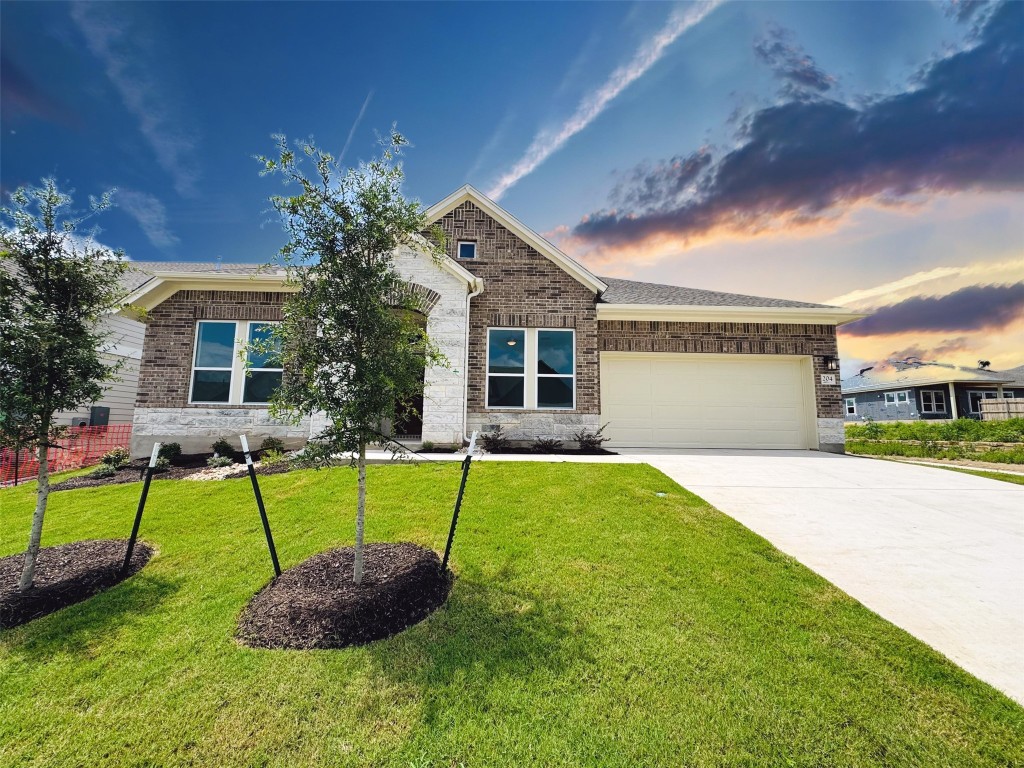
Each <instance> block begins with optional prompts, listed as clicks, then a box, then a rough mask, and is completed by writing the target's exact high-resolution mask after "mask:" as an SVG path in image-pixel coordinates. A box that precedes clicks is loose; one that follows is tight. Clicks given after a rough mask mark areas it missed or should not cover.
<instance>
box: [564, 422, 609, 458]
mask: <svg viewBox="0 0 1024 768" xmlns="http://www.w3.org/2000/svg"><path fill="white" fill-rule="evenodd" d="M607 426H608V425H607V424H602V425H601V428H600V429H598V430H597V431H596V432H591V431H590V430H588V429H581V430H580V431H579V432H577V433H576V434H575V435H573V436H572V439H573V440H575V441H576V442H577V443H578V444H579V446H580V450H581V451H583V453H601V451H602V450H603V449H602V448H601V446H602V445H604V444H605V443H607V442H608V441H609V440H610V439H611V438H608V437H604V435H603V433H604V428H605V427H607Z"/></svg>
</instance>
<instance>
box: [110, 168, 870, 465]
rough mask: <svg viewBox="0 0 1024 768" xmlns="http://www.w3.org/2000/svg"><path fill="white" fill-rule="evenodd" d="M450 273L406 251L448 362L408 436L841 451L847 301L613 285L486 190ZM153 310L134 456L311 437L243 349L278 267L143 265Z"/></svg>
mask: <svg viewBox="0 0 1024 768" xmlns="http://www.w3.org/2000/svg"><path fill="white" fill-rule="evenodd" d="M427 216H428V219H429V220H430V222H431V223H436V224H437V225H439V226H440V227H441V228H442V229H443V231H444V232H445V234H446V237H447V241H448V245H447V247H448V258H447V259H446V260H444V261H443V263H442V264H441V265H440V266H439V265H438V264H437V263H435V262H434V261H433V260H432V259H431V258H430V257H429V256H428V255H426V254H425V253H424V252H423V251H422V250H421V249H419V248H417V247H416V246H414V245H412V246H408V247H403V248H402V249H400V250H399V252H397V253H396V254H395V263H396V267H397V269H398V270H399V272H400V273H401V274H402V275H403V277H405V279H407V280H408V281H409V282H410V283H412V284H414V288H415V290H417V291H418V292H419V293H420V294H421V295H422V296H424V297H425V298H426V307H425V313H426V315H427V317H426V328H427V332H428V334H429V335H430V336H431V337H432V338H433V340H434V341H435V342H436V343H437V344H438V345H439V346H440V347H441V349H442V351H443V352H444V353H445V355H446V356H447V358H448V360H449V361H450V363H451V365H450V367H448V368H432V369H430V370H428V371H426V373H425V392H424V399H423V405H422V409H421V410H422V421H421V423H420V422H419V421H417V422H416V423H414V424H405V425H403V427H402V430H401V431H403V432H404V433H405V435H404V436H406V437H408V438H409V439H410V440H413V441H415V440H422V441H430V442H433V443H435V444H438V445H441V444H461V443H462V441H463V438H464V437H465V436H466V435H468V434H470V433H472V432H473V431H474V430H481V431H486V430H489V429H492V428H493V427H494V426H496V425H499V424H500V425H502V426H503V427H504V428H505V431H506V432H507V433H508V434H509V435H510V436H511V437H512V438H513V439H521V440H531V439H535V438H537V437H555V438H558V439H563V440H571V439H572V434H573V433H574V432H576V431H578V430H580V429H581V428H586V429H589V430H596V429H598V428H599V427H600V426H601V425H602V424H605V423H607V424H608V427H607V429H606V431H605V434H606V435H607V436H608V437H610V438H611V441H612V442H611V443H609V445H611V446H613V447H614V446H619V447H627V446H637V447H641V446H644V447H719V448H809V449H817V450H826V451H842V450H843V441H844V439H843V411H842V401H841V398H840V389H839V383H838V380H837V378H838V377H837V374H836V373H835V371H836V370H837V368H838V359H837V350H836V327H837V326H838V325H841V324H843V323H846V322H850V321H852V320H855V319H858V318H859V317H861V315H859V314H856V313H853V312H850V311H848V310H845V309H842V308H839V307H828V306H823V305H820V304H809V303H806V302H799V301H786V300H781V299H764V298H759V297H753V296H741V295H737V294H728V293H718V292H714V291H704V290H694V289H689V288H680V287H677V286H670V285H655V284H651V283H640V282H635V281H630V280H620V279H615V278H600V277H597V276H596V275H594V274H592V273H591V272H590V271H589V270H587V269H586V268H585V267H583V266H582V265H580V264H578V263H577V262H575V261H573V260H572V259H570V258H569V257H568V256H566V255H565V254H564V253H562V252H561V251H560V250H558V249H557V248H556V247H555V246H553V245H552V244H551V243H549V242H548V241H547V240H545V239H544V238H543V237H541V236H540V235H538V234H537V233H535V232H533V231H532V230H530V229H529V228H528V227H526V226H524V225H523V224H522V223H520V222H519V221H518V220H516V219H515V218H514V217H513V216H512V215H511V214H509V213H508V212H507V211H505V210H503V209H502V208H500V207H499V206H498V205H497V204H495V203H494V202H493V201H491V200H489V199H488V198H486V197H485V196H484V195H482V194H481V193H480V192H478V191H477V190H475V189H473V188H472V187H469V186H466V187H463V188H461V189H459V190H458V191H456V192H454V193H453V194H451V195H449V196H448V197H447V198H445V199H444V200H442V201H441V202H439V203H437V204H436V205H434V206H432V207H431V208H430V209H429V210H428V212H427ZM136 268H137V270H138V271H137V272H136V275H137V277H136V278H135V279H136V281H137V283H138V284H137V285H134V286H132V287H133V290H132V293H131V295H130V296H129V301H130V302H132V303H133V304H136V305H140V306H142V307H145V308H146V309H147V310H148V318H147V320H146V323H147V327H146V337H145V344H144V348H143V355H142V363H141V370H140V375H139V388H138V399H137V402H136V409H135V422H134V423H135V428H134V437H133V446H132V450H133V453H135V454H137V455H141V454H145V453H147V452H148V450H149V447H150V446H151V445H152V442H153V441H154V440H175V441H178V442H180V443H182V446H183V448H184V449H185V450H192V449H200V448H206V447H207V446H208V445H209V444H210V442H212V440H213V439H215V438H216V437H219V436H222V435H224V436H227V435H235V434H240V433H243V432H244V433H248V434H250V435H252V436H254V437H256V438H257V442H258V438H259V437H260V436H263V435H277V436H280V437H283V438H285V439H289V440H294V441H297V440H301V439H304V438H306V437H307V436H308V435H309V434H310V431H311V429H315V428H316V425H315V424H308V423H305V424H303V425H301V426H299V427H291V426H285V425H281V424H276V423H275V422H274V421H273V420H272V419H271V418H270V417H269V415H268V413H267V409H266V404H265V402H264V401H265V400H266V399H267V392H268V391H269V389H270V387H272V385H273V382H274V381H276V380H277V378H279V377H280V375H281V372H280V371H279V370H272V369H260V370H254V372H253V375H252V376H251V377H246V376H245V374H244V370H243V366H242V363H241V362H240V361H239V359H238V352H239V350H240V349H241V345H243V344H244V343H245V340H246V339H247V338H255V337H256V336H258V335H259V334H260V333H261V332H262V329H263V328H264V325H265V324H266V323H273V322H274V321H276V320H278V319H279V318H280V312H281V305H282V302H283V301H284V299H285V294H284V291H285V290H286V287H285V286H284V285H283V283H282V276H281V273H279V272H268V271H265V270H264V271H258V270H257V269H256V268H255V267H254V265H216V264H197V263H159V264H158V263H149V264H137V265H136Z"/></svg>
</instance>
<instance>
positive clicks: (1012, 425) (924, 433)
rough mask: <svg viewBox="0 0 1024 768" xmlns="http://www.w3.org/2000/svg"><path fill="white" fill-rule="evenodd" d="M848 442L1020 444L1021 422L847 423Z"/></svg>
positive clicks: (1023, 440)
mask: <svg viewBox="0 0 1024 768" xmlns="http://www.w3.org/2000/svg"><path fill="white" fill-rule="evenodd" d="M846 436H847V437H848V438H849V439H850V440H922V441H924V440H945V441H960V442H972V443H973V442H991V443H1024V419H1007V420H1006V421H979V420H977V419H955V420H953V421H949V420H945V419H936V420H934V421H913V422H899V421H894V422H877V421H870V420H869V421H867V422H865V423H864V424H848V425H847V426H846Z"/></svg>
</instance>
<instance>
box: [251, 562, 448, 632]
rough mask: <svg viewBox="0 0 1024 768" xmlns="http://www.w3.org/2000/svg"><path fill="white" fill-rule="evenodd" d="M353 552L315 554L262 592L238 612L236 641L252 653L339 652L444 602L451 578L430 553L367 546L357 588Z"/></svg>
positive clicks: (398, 627)
mask: <svg viewBox="0 0 1024 768" xmlns="http://www.w3.org/2000/svg"><path fill="white" fill-rule="evenodd" d="M354 556H355V549H354V548H353V547H345V548H343V549H334V550H331V551H329V552H323V553H321V554H319V555H315V556H313V557H311V558H309V559H308V560H305V561H303V562H302V563H300V564H299V565H297V566H295V567H294V568H290V569H288V570H287V571H285V572H284V573H282V574H281V575H280V576H278V577H277V578H275V579H274V580H273V581H271V582H270V583H269V584H268V585H267V586H266V587H264V588H263V589H262V590H260V591H259V592H258V593H257V594H256V596H255V597H254V598H253V599H252V600H251V601H250V602H249V605H248V606H246V608H245V610H244V611H243V612H242V615H241V617H240V618H239V622H238V635H237V636H238V639H239V640H240V641H241V642H242V643H243V644H245V645H248V646H250V647H253V648H289V649H312V648H345V647H347V646H351V645H362V644H364V643H369V642H371V641H373V640H381V639H383V638H386V637H391V636H392V635H395V634H397V633H399V632H401V631H402V630H403V629H407V628H408V627H411V626H412V625H414V624H418V623H419V622H421V621H423V619H425V618H426V617H427V616H429V615H430V614H431V613H433V612H434V611H435V610H437V609H438V608H439V607H441V606H442V605H443V604H444V602H445V600H447V599H448V593H449V592H450V591H451V587H452V576H451V572H442V570H441V559H440V558H439V557H438V556H437V553H436V552H434V551H433V550H429V549H425V548H424V547H420V546H417V545H416V544H411V543H409V542H402V543H398V544H367V545H366V547H365V548H364V550H363V583H362V584H361V585H359V586H356V585H355V584H354V583H353V582H352V566H353V561H354Z"/></svg>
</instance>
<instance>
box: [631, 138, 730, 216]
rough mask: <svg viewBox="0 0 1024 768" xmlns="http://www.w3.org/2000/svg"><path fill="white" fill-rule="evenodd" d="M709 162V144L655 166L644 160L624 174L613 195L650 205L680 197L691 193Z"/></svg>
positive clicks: (633, 203)
mask: <svg viewBox="0 0 1024 768" xmlns="http://www.w3.org/2000/svg"><path fill="white" fill-rule="evenodd" d="M709 165H711V153H710V151H709V150H707V149H706V148H702V149H700V150H698V151H697V152H694V153H693V154H692V155H689V156H688V157H682V156H678V157H673V158H672V159H671V160H667V161H663V162H660V163H657V164H656V165H653V166H652V165H650V164H649V163H642V164H641V165H638V166H637V167H636V168H633V169H632V170H631V171H628V172H627V173H626V174H624V177H623V178H622V179H621V180H620V181H619V183H618V184H616V185H615V188H614V189H613V190H612V192H611V199H612V201H613V202H614V203H615V204H616V205H621V206H624V207H627V208H649V207H650V206H652V205H656V204H660V203H662V202H663V201H665V200H681V198H682V197H683V196H684V195H686V194H688V193H692V191H693V184H694V182H696V181H697V179H698V178H700V175H701V174H702V173H703V172H704V171H705V170H707V167H708V166H709Z"/></svg>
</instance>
